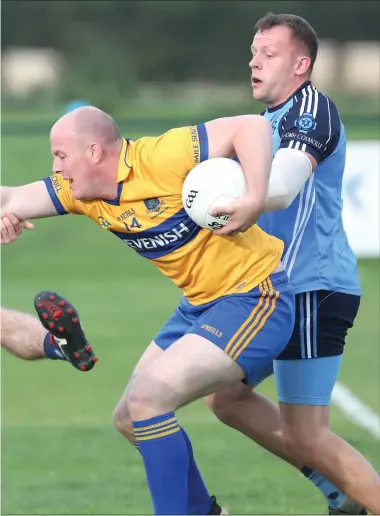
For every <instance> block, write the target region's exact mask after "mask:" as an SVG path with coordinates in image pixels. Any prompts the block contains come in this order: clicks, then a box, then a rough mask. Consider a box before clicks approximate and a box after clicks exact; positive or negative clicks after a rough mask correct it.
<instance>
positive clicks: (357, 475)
mask: <svg viewBox="0 0 380 516" xmlns="http://www.w3.org/2000/svg"><path fill="white" fill-rule="evenodd" d="M255 32H256V34H255V37H254V39H253V44H252V47H251V50H252V60H251V62H250V64H249V66H250V68H251V81H252V89H253V96H254V98H255V99H257V100H260V101H262V102H264V103H265V104H266V105H267V109H266V110H265V112H264V113H262V115H263V116H264V117H266V118H267V119H269V120H270V121H271V123H272V134H273V151H274V159H273V165H272V172H271V181H270V182H271V189H272V192H273V189H275V190H276V192H277V196H273V197H272V206H271V207H270V209H271V212H268V213H266V214H264V215H262V217H261V219H260V220H259V224H260V225H261V227H262V229H264V230H265V231H267V232H268V233H270V234H272V235H275V236H277V237H279V238H280V239H282V240H283V241H284V242H285V250H284V254H283V263H284V265H285V267H286V269H287V272H288V275H289V276H290V279H291V281H292V283H293V285H294V286H295V289H296V294H297V297H296V299H297V312H296V324H295V327H294V331H293V335H292V337H291V339H290V342H289V344H288V346H287V347H286V348H285V349H284V351H283V352H282V353H281V354H280V355H279V356H278V357H277V359H276V360H275V361H274V364H273V368H271V369H269V370H267V371H263V372H262V380H264V379H265V378H266V377H268V376H270V375H271V374H272V373H273V370H274V375H275V380H276V386H277V392H278V399H279V405H280V407H279V408H278V407H277V406H276V405H275V404H273V403H271V402H270V401H268V400H266V399H265V398H264V397H263V396H261V395H259V394H257V393H256V392H254V391H252V389H251V388H250V387H249V386H246V385H243V384H240V385H237V386H236V388H232V389H228V390H226V391H223V392H220V393H217V394H215V395H212V396H209V397H208V398H207V402H208V404H209V406H211V407H212V409H213V410H214V412H215V414H216V415H217V416H218V417H219V419H220V420H221V421H223V422H224V423H226V424H227V425H229V426H231V427H233V428H236V429H237V430H239V431H241V432H242V433H244V434H246V435H247V436H248V437H250V438H251V439H253V440H254V441H256V442H258V443H259V444H260V445H262V446H264V447H265V448H267V449H268V450H270V451H271V452H273V453H274V454H276V455H278V456H280V457H281V458H283V459H284V460H287V461H288V462H289V463H291V464H292V465H294V466H295V467H297V468H298V469H300V470H301V471H302V473H303V474H304V475H305V476H306V477H308V478H309V479H310V480H311V481H312V482H313V483H314V484H315V485H316V486H317V487H318V488H319V489H320V490H321V491H322V493H323V494H324V495H325V497H326V500H327V503H328V506H329V512H330V514H366V512H365V510H364V507H365V508H366V509H367V510H369V511H371V512H373V513H374V514H379V513H380V483H379V476H378V475H377V473H376V472H375V471H374V469H373V468H372V466H371V465H370V464H369V463H368V462H367V461H366V460H365V459H364V457H362V456H361V455H360V454H359V453H358V452H357V451H356V450H354V449H353V448H352V447H351V446H350V445H349V444H348V443H347V442H345V441H344V440H343V439H341V438H340V437H338V436H337V435H336V434H334V433H333V432H332V431H331V430H330V428H329V413H330V401H331V394H332V390H333V387H334V384H335V382H336V380H337V377H338V372H339V367H340V362H341V358H342V353H343V350H344V344H345V338H346V334H347V331H348V329H349V328H351V327H352V325H353V323H354V319H355V317H356V314H357V312H358V308H359V304H360V295H361V288H360V283H359V278H358V273H357V264H356V259H355V256H354V253H353V251H352V249H351V248H350V245H349V243H348V240H347V236H346V233H345V231H344V228H343V223H342V198H341V190H342V178H343V171H344V166H345V157H346V135H345V130H344V126H343V124H342V121H341V119H340V117H339V114H338V111H337V108H336V106H335V104H334V103H333V102H332V100H331V99H330V98H329V97H327V96H326V95H324V94H323V93H321V92H319V91H318V90H317V89H316V88H315V87H314V86H313V85H312V83H311V81H310V76H311V72H312V68H313V65H314V62H315V59H316V56H317V50H318V39H317V35H316V33H315V32H314V30H313V28H312V27H311V26H310V25H309V23H308V22H307V21H306V20H304V19H302V18H300V17H298V16H294V15H286V14H285V15H283V14H279V15H275V14H272V13H269V14H267V15H266V16H265V17H264V18H262V19H261V20H260V21H259V22H258V23H257V24H256V27H255ZM272 195H273V194H272ZM272 210H277V211H272ZM215 211H216V212H217V211H219V212H220V211H221V210H220V207H218V208H216V209H215ZM223 211H225V212H226V213H230V215H231V219H233V209H231V210H229V208H228V207H225V208H223ZM268 211H269V210H268ZM219 234H222V235H223V234H224V235H228V234H231V232H230V231H229V228H228V225H227V226H225V227H224V228H223V229H222V230H220V231H219ZM335 486H337V487H335ZM344 493H345V494H344ZM353 500H355V502H354V501H353Z"/></svg>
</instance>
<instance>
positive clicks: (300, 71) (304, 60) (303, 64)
mask: <svg viewBox="0 0 380 516" xmlns="http://www.w3.org/2000/svg"><path fill="white" fill-rule="evenodd" d="M310 65H311V59H310V57H308V56H302V57H299V58H298V59H297V64H296V69H295V73H296V74H297V75H304V74H305V73H307V71H308V70H309V68H310Z"/></svg>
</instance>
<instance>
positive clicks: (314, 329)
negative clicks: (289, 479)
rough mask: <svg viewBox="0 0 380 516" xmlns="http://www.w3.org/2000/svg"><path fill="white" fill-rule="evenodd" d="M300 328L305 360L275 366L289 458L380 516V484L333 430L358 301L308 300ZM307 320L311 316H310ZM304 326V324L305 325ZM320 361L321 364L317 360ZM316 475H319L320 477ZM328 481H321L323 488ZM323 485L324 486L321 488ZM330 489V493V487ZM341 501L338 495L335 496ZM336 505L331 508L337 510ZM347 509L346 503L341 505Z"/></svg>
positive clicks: (323, 295) (284, 358)
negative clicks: (334, 403)
mask: <svg viewBox="0 0 380 516" xmlns="http://www.w3.org/2000/svg"><path fill="white" fill-rule="evenodd" d="M304 297H305V299H304V302H305V305H304V308H305V311H304V313H305V318H304V320H303V323H304V324H303V326H301V328H300V335H301V337H302V336H303V338H302V339H301V351H302V345H303V356H304V357H305V358H304V359H301V360H300V359H296V360H292V359H288V358H289V354H291V352H292V350H291V348H289V347H288V348H287V349H286V350H284V352H283V353H282V354H280V356H279V357H278V360H275V362H274V369H275V378H276V384H277V392H278V397H279V401H280V411H281V421H282V430H283V435H284V439H285V442H286V446H287V449H288V450H289V452H290V453H291V454H292V455H294V456H296V457H297V458H298V460H300V461H301V462H303V463H304V464H307V465H308V466H309V467H310V468H314V471H310V474H311V477H312V480H313V481H314V482H316V483H319V482H320V481H321V479H323V477H321V475H320V474H322V475H324V477H325V478H328V479H329V481H331V482H333V484H334V485H336V486H338V488H339V489H340V490H341V491H342V492H344V493H346V495H347V496H348V497H349V498H350V499H352V500H355V501H357V502H358V503H359V504H360V505H362V506H363V507H365V508H366V509H368V510H370V511H371V512H374V513H375V514H378V513H380V479H379V476H378V474H377V473H376V472H375V470H374V469H373V468H372V466H371V465H370V464H369V463H368V461H367V460H366V459H364V457H363V456H362V455H360V453H358V452H357V451H356V450H354V449H353V448H352V447H351V446H350V445H349V444H348V443H347V442H346V441H344V440H343V439H342V438H340V437H338V436H337V435H335V434H334V433H333V432H332V431H331V430H330V428H329V404H330V401H331V393H332V389H333V386H334V384H335V382H336V379H337V376H338V372H339V365H340V361H341V354H342V352H343V348H344V342H345V337H346V333H347V331H348V329H349V328H350V327H351V326H352V324H353V321H354V319H355V316H356V313H357V310H358V307H359V302H360V299H359V298H358V297H357V296H350V295H347V294H341V293H329V292H326V291H319V292H312V293H310V294H305V296H304ZM307 314H309V315H307ZM301 322H302V321H301ZM317 357H318V358H317ZM316 471H318V472H319V473H316ZM324 482H326V480H324V481H323V483H324ZM323 483H322V486H323ZM326 486H327V489H330V486H329V485H328V482H326ZM337 495H338V496H339V495H340V492H339V491H338V492H337ZM333 502H334V500H331V503H330V505H331V506H334V507H333V508H334V510H335V509H336V507H335V504H334V503H333ZM339 502H340V503H339V505H340V507H341V508H342V503H343V504H345V505H346V506H347V505H349V501H348V500H347V499H345V500H340V501H339Z"/></svg>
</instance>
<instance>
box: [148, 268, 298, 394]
mask: <svg viewBox="0 0 380 516" xmlns="http://www.w3.org/2000/svg"><path fill="white" fill-rule="evenodd" d="M294 308H295V300H294V290H293V287H292V286H291V284H290V283H289V281H288V277H287V275H286V273H285V272H277V273H274V274H272V275H271V276H270V277H269V278H267V279H266V280H264V281H263V282H262V283H260V284H259V285H258V286H257V287H255V288H254V289H252V290H251V291H250V292H247V293H245V294H243V293H242V294H231V295H228V296H223V297H221V298H219V299H216V300H215V301H212V302H211V303H206V304H203V305H200V306H194V305H191V304H190V303H189V302H188V301H187V299H186V298H182V300H181V303H180V305H179V306H178V307H177V308H176V310H175V311H174V313H173V315H172V316H171V317H170V318H169V320H168V321H167V322H166V324H165V325H164V326H163V328H162V329H161V330H160V331H159V333H158V334H157V335H156V336H155V338H154V342H155V343H156V344H157V345H158V346H159V347H160V348H161V349H163V350H165V349H167V348H168V347H169V346H171V345H172V344H173V343H174V342H176V341H177V340H178V339H180V338H181V337H182V336H183V335H185V334H189V333H193V334H197V335H201V336H202V337H204V338H206V339H207V340H209V341H210V342H212V343H213V344H214V345H216V346H218V347H219V348H220V349H222V350H223V351H224V352H225V353H226V354H227V355H229V356H230V357H231V358H232V359H233V360H235V361H236V362H237V363H238V364H239V365H240V366H241V368H242V369H243V370H244V372H245V381H246V382H247V383H249V384H251V385H255V384H256V383H257V379H258V378H259V377H260V374H261V371H262V370H263V369H264V368H265V367H267V366H268V364H272V362H273V359H274V358H275V357H276V356H277V355H278V354H279V353H280V352H281V351H282V349H283V348H284V346H286V344H287V343H288V341H289V338H290V336H291V334H292V331H293V327H294ZM199 360H202V357H200V358H199Z"/></svg>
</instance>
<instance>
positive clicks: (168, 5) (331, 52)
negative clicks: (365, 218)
mask: <svg viewBox="0 0 380 516" xmlns="http://www.w3.org/2000/svg"><path fill="white" fill-rule="evenodd" d="M268 10H271V11H273V12H292V13H295V14H299V15H301V16H304V17H306V18H307V20H308V21H309V22H310V23H311V24H312V25H313V26H314V28H315V29H316V31H317V33H318V35H319V38H320V53H319V57H318V61H317V65H316V68H315V72H314V77H313V79H314V83H315V85H316V86H317V87H320V88H322V89H324V91H325V92H327V93H329V94H331V95H333V96H334V99H335V100H336V102H337V104H338V107H339V108H340V110H341V112H342V114H343V116H344V117H345V121H346V124H348V125H358V124H360V125H361V126H362V127H363V130H365V131H372V130H375V129H376V128H377V125H378V117H379V95H378V94H379V62H380V47H379V41H378V39H379V37H378V35H379V32H378V31H379V28H378V27H379V19H380V2H377V1H347V2H340V1H282V2H279V1H273V2H262V1H239V0H235V1H197V0H185V1H177V2H175V1H113V0H108V1H107V0H106V1H88V2H87V1H76V2H74V1H55V2H50V1H18V0H11V1H10V0H4V1H3V2H2V20H3V26H2V81H3V88H2V101H3V131H4V132H5V133H7V132H8V131H11V130H12V125H13V124H14V123H15V122H16V121H17V123H19V122H21V121H27V120H29V117H31V118H33V122H34V124H35V123H36V122H38V121H39V122H40V123H41V122H43V121H44V120H46V121H47V122H50V121H51V120H50V119H51V118H52V117H54V116H56V115H58V114H60V112H61V111H62V109H63V106H65V105H67V103H69V102H72V101H75V100H81V101H86V102H88V103H91V104H94V105H97V106H99V107H101V108H103V109H105V110H108V111H109V112H111V114H113V115H114V116H116V117H117V118H118V119H119V121H120V120H123V119H128V120H129V121H130V123H131V124H134V126H135V127H136V129H137V130H140V129H141V130H143V129H145V127H146V126H147V124H146V121H148V120H149V121H150V122H152V121H155V122H156V123H155V127H156V126H157V128H159V126H160V124H157V121H158V120H167V121H168V122H169V123H171V124H172V123H177V122H179V123H183V122H189V121H193V120H195V121H196V120H198V119H199V118H205V117H211V116H220V115H224V114H231V113H232V114H236V113H239V112H255V111H259V110H261V109H262V106H261V105H258V104H256V103H255V102H253V101H252V98H251V91H250V81H249V69H248V62H249V59H250V44H251V41H252V37H253V34H254V25H255V22H256V21H257V20H258V19H259V18H260V17H261V16H263V15H264V14H265V13H266V12H268ZM27 115H28V116H27ZM41 127H44V126H41ZM149 128H152V124H151V123H150V124H149ZM35 129H36V126H35V125H34V130H35Z"/></svg>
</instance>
